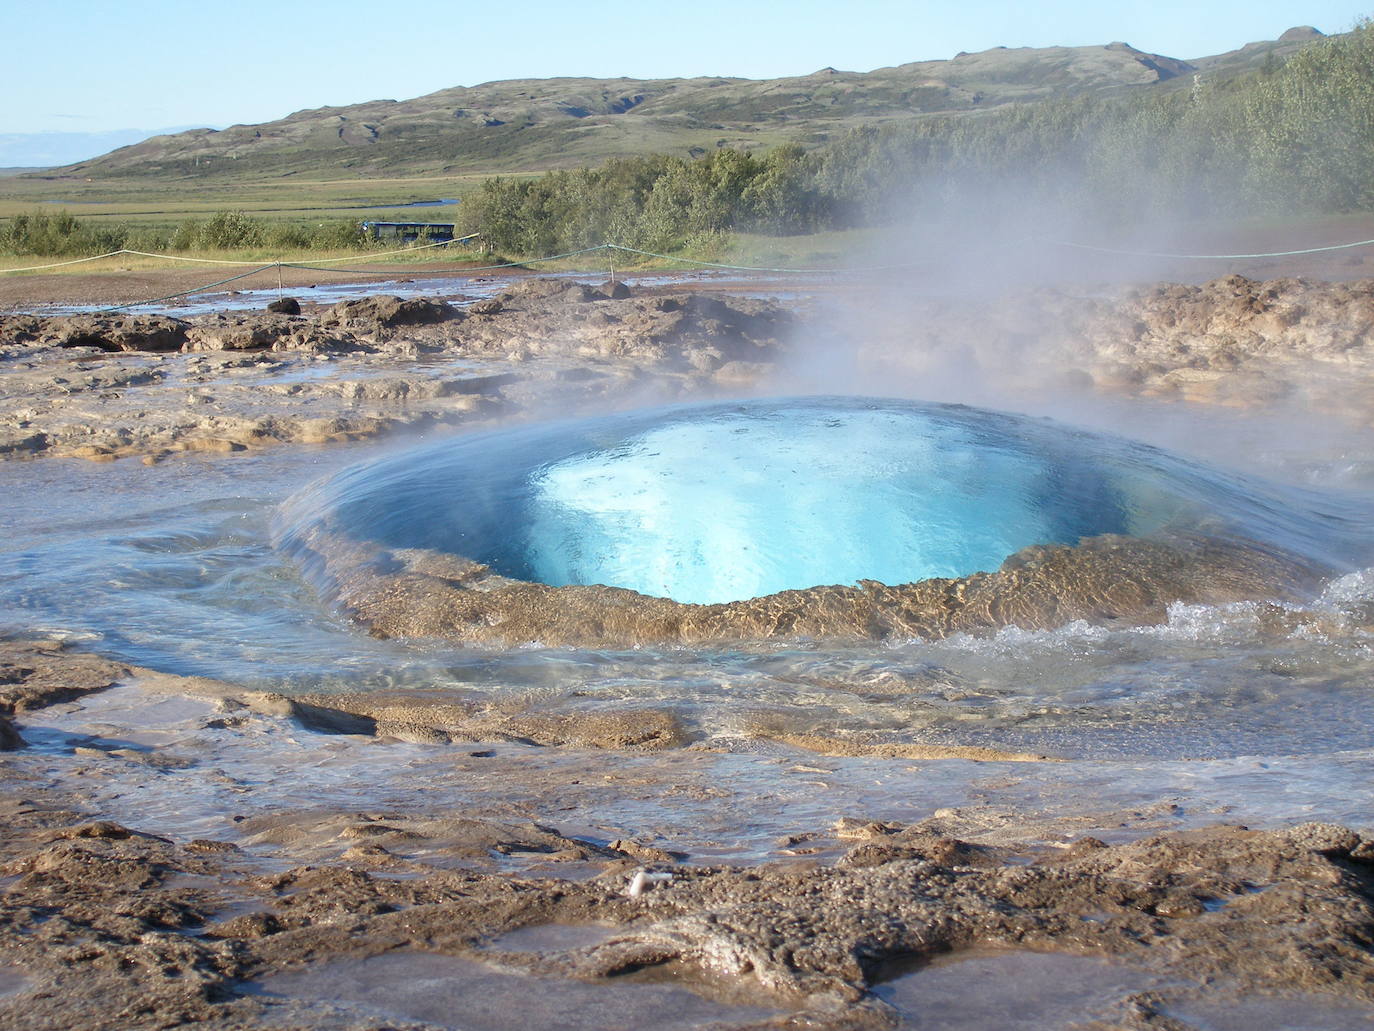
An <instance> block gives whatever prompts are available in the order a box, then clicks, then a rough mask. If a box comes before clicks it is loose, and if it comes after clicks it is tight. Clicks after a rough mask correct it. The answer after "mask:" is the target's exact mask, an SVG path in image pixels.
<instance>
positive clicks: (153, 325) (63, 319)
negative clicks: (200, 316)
mask: <svg viewBox="0 0 1374 1031" xmlns="http://www.w3.org/2000/svg"><path fill="white" fill-rule="evenodd" d="M186 331H187V324H186V323H185V322H183V321H182V320H180V319H173V318H168V317H167V316H165V315H65V316H58V317H55V318H51V319H47V320H45V322H44V324H43V338H44V339H45V340H48V341H51V342H52V343H54V344H56V345H57V346H58V347H96V348H99V349H100V350H102V351H179V350H181V347H182V345H183V344H184V343H185V342H186Z"/></svg>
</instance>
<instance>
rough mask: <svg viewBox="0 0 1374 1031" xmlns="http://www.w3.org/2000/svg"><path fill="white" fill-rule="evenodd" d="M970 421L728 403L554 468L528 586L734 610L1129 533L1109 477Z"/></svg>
mask: <svg viewBox="0 0 1374 1031" xmlns="http://www.w3.org/2000/svg"><path fill="white" fill-rule="evenodd" d="M958 411H959V410H950V411H945V412H930V411H921V410H919V409H913V408H911V407H908V406H902V407H900V408H897V409H892V408H885V407H872V408H864V407H853V406H839V405H815V404H810V405H808V404H800V403H799V404H792V405H787V406H783V407H781V408H779V407H776V406H775V407H767V408H765V407H759V406H744V407H741V408H737V409H729V408H726V409H720V408H716V409H714V410H709V411H704V412H701V413H699V414H694V415H691V416H688V417H685V418H676V419H672V420H669V421H667V422H665V423H664V424H661V425H658V426H654V427H652V428H648V429H645V430H643V431H642V432H639V433H635V434H632V435H630V436H627V437H626V438H624V439H622V440H619V441H617V442H616V443H615V445H614V446H612V447H608V448H604V449H597V450H594V451H590V452H583V453H579V454H574V455H571V456H569V457H567V458H564V459H562V460H560V461H556V462H552V463H549V464H546V465H544V466H542V467H540V468H538V469H537V470H535V471H534V472H533V473H532V474H531V476H530V478H529V493H528V501H527V508H526V512H525V515H524V518H523V520H522V526H523V540H524V547H523V550H524V563H525V565H526V566H527V569H526V574H527V575H528V576H529V578H531V579H536V580H540V581H542V582H544V583H548V584H554V585H559V586H561V585H566V584H598V583H599V584H608V585H611V586H616V587H626V588H630V589H631V590H635V591H639V592H641V593H644V594H650V595H660V596H665V597H670V598H674V599H676V600H678V601H683V602H697V603H705V602H723V601H733V600H738V599H743V598H751V597H755V596H758V595H765V594H772V593H774V592H777V591H782V590H787V589H789V588H805V587H811V586H815V585H818V584H852V583H854V582H855V581H857V580H860V579H872V580H881V581H883V582H886V583H906V582H910V581H915V580H922V579H925V578H928V577H956V576H963V575H966V574H969V573H973V572H977V571H980V570H995V569H996V568H997V567H998V566H999V565H1000V564H1001V563H1002V561H1003V560H1004V559H1005V558H1006V557H1007V556H1008V555H1010V554H1012V553H1013V552H1015V551H1017V550H1018V549H1020V548H1023V547H1025V546H1026V545H1029V544H1037V543H1050V542H1066V543H1071V542H1074V541H1076V540H1077V539H1078V538H1079V537H1080V536H1083V535H1085V534H1088V533H1103V532H1116V531H1120V530H1123V529H1124V528H1125V516H1124V514H1123V512H1122V510H1121V508H1120V506H1119V505H1118V503H1117V498H1116V495H1115V492H1114V491H1113V490H1112V488H1111V486H1110V484H1109V483H1108V482H1107V481H1106V479H1105V478H1104V477H1102V476H1101V475H1095V474H1093V473H1092V472H1091V471H1090V470H1089V469H1086V468H1080V467H1078V464H1077V463H1075V462H1074V461H1073V460H1072V457H1071V456H1065V455H1062V454H1056V453H1054V452H1053V451H1050V450H1046V449H1045V448H1043V447H1038V446H1036V445H1035V444H1034V443H1033V442H1031V441H1029V440H1025V439H1021V440H1018V439H1016V438H1015V437H1014V436H1008V435H1007V434H1005V433H1002V432H997V427H996V425H995V423H987V422H986V420H979V419H977V418H968V417H959V415H958ZM970 414H971V413H970Z"/></svg>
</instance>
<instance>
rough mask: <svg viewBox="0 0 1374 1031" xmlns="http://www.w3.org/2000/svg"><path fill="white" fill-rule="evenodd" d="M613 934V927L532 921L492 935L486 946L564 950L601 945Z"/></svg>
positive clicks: (494, 947)
mask: <svg viewBox="0 0 1374 1031" xmlns="http://www.w3.org/2000/svg"><path fill="white" fill-rule="evenodd" d="M616 934H617V930H616V928H614V927H598V926H596V925H595V924H532V925H531V926H529V927H519V928H516V929H515V930H514V931H510V932H508V933H506V934H503V935H501V936H500V937H499V938H494V939H493V940H492V941H491V943H490V946H489V947H490V948H492V949H498V950H501V951H503V952H567V951H569V950H571V949H585V948H587V947H588V946H591V945H600V944H601V943H602V942H604V941H608V940H609V939H611V938H613V937H615V935H616Z"/></svg>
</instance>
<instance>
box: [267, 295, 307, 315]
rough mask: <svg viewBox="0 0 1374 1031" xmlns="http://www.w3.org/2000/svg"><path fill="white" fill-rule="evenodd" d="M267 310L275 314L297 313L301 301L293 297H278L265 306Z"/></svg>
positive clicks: (299, 309)
mask: <svg viewBox="0 0 1374 1031" xmlns="http://www.w3.org/2000/svg"><path fill="white" fill-rule="evenodd" d="M267 310H268V311H270V312H273V313H275V314H277V315H299V314H300V313H301V302H300V301H298V300H296V299H295V298H294V297H278V298H277V299H276V300H275V301H273V302H272V303H271V304H269V305H268V306H267Z"/></svg>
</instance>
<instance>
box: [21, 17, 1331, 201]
mask: <svg viewBox="0 0 1374 1031" xmlns="http://www.w3.org/2000/svg"><path fill="white" fill-rule="evenodd" d="M1319 35H1320V33H1317V32H1316V30H1315V29H1294V30H1290V32H1288V33H1285V34H1284V36H1283V37H1282V38H1281V39H1280V40H1277V41H1272V42H1267V43H1258V44H1251V45H1250V46H1248V47H1245V48H1242V49H1241V50H1238V51H1234V52H1232V53H1230V54H1225V55H1219V56H1217V57H1211V58H1200V59H1197V60H1195V61H1180V60H1177V59H1175V58H1171V57H1165V56H1162V55H1160V54H1148V53H1144V52H1142V51H1139V50H1136V49H1135V48H1134V47H1131V46H1129V45H1128V44H1126V43H1111V44H1108V45H1106V46H1093V47H1046V48H1038V49H1035V48H1029V47H1023V48H1019V49H1007V48H1005V47H997V48H995V49H992V50H985V51H982V52H981V53H973V54H970V53H962V54H959V55H958V56H956V57H954V58H953V59H951V60H948V61H920V62H916V63H913V64H904V65H899V66H898V67H895V68H880V69H878V70H876V71H872V72H844V71H837V70H835V69H834V68H823V69H821V70H820V71H818V72H814V73H812V74H810V75H803V76H799V77H795V78H784V79H767V80H754V79H734V78H695V79H578V78H561V79H517V80H510V81H504V82H490V83H485V84H483V85H480V86H471V87H455V88H453V89H446V90H440V91H439V92H437V93H431V94H428V95H427V96H423V97H419V98H416V99H414V100H406V101H399V102H398V101H394V100H377V101H371V102H368V103H365V104H356V105H352V106H349V107H325V108H317V109H314V110H309V111H297V112H296V113H295V114H292V115H288V116H287V117H286V118H283V119H280V120H278V121H275V122H266V123H263V124H261V125H235V126H231V127H230V128H228V129H223V130H220V131H216V130H213V129H195V130H192V131H190V132H179V133H175V134H170V135H162V136H156V137H153V138H152V139H148V140H144V141H142V142H138V143H135V144H133V145H131V146H125V147H121V148H120V149H118V150H115V151H114V152H112V153H110V154H106V155H105V156H103V157H100V158H96V159H94V160H90V161H82V162H80V163H78V164H73V165H72V166H70V167H69V168H66V169H62V170H61V171H62V172H63V173H66V174H74V175H82V176H88V177H94V178H102V177H108V176H140V177H141V176H151V177H159V178H162V177H176V178H180V177H187V178H211V179H223V178H245V177H266V176H285V175H294V174H299V173H309V174H312V175H320V176H330V177H339V178H348V177H353V176H363V175H368V176H386V175H406V174H412V175H413V174H424V173H435V172H482V173H498V172H516V171H541V170H545V169H549V168H556V167H571V166H576V165H585V164H599V163H600V162H601V161H604V160H605V159H606V158H609V157H615V156H628V155H633V154H644V153H651V152H665V153H676V154H689V153H690V154H700V153H704V152H706V151H707V150H710V149H712V148H716V147H726V146H729V147H740V148H752V147H760V146H770V145H773V144H777V143H781V142H786V141H797V142H801V143H802V144H804V145H814V144H819V143H822V142H824V141H825V140H827V139H829V138H830V137H832V136H833V135H835V134H837V133H842V132H844V131H846V130H848V129H850V128H853V127H855V126H857V125H863V124H873V123H880V122H886V121H892V120H897V119H911V118H916V117H921V116H923V115H931V114H949V113H967V114H973V113H976V112H978V111H982V110H986V109H989V108H994V107H998V106H1000V105H1004V104H1011V103H1024V102H1034V101H1038V100H1043V99H1046V98H1049V97H1063V96H1067V95H1072V94H1079V93H1084V92H1110V91H1123V90H1134V89H1142V88H1161V84H1164V86H1163V87H1162V88H1167V87H1168V84H1170V83H1171V82H1173V81H1174V80H1177V81H1178V82H1179V83H1180V84H1182V83H1185V82H1191V76H1192V75H1194V74H1202V73H1206V74H1213V75H1227V74H1236V73H1238V72H1239V71H1244V70H1246V69H1247V68H1251V67H1258V66H1259V64H1260V63H1261V62H1262V61H1264V60H1266V59H1268V55H1270V54H1278V55H1280V56H1282V55H1283V54H1285V53H1287V52H1290V51H1292V50H1294V49H1296V48H1297V47H1300V46H1303V45H1305V44H1306V43H1307V42H1308V41H1309V40H1310V39H1312V38H1315V36H1319ZM5 163H6V162H4V161H3V160H0V164H5ZM10 163H13V164H19V163H22V162H18V161H13V162H10Z"/></svg>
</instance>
